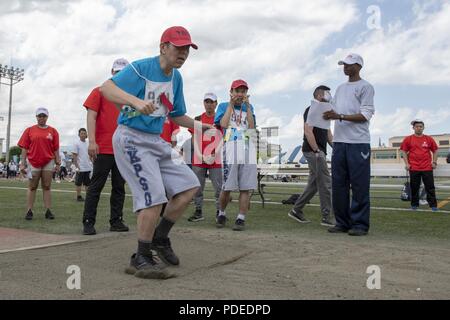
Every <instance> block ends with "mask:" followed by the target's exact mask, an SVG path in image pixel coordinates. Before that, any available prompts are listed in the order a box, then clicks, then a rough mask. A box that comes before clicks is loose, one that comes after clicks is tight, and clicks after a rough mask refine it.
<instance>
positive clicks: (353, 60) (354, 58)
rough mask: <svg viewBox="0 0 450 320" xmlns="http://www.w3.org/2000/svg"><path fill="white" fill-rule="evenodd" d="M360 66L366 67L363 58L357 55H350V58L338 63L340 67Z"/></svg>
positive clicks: (347, 57)
mask: <svg viewBox="0 0 450 320" xmlns="http://www.w3.org/2000/svg"><path fill="white" fill-rule="evenodd" d="M355 63H357V64H359V65H360V66H361V67H364V60H363V58H362V57H361V56H360V55H359V54H356V53H350V54H349V55H348V56H346V57H345V59H344V60H341V61H339V62H338V65H343V64H355Z"/></svg>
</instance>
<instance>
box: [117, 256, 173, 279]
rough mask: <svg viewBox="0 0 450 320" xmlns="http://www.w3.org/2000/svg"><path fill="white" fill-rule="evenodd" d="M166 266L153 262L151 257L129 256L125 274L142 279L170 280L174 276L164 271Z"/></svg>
mask: <svg viewBox="0 0 450 320" xmlns="http://www.w3.org/2000/svg"><path fill="white" fill-rule="evenodd" d="M166 267H167V266H166V265H165V264H163V263H161V262H159V261H157V260H155V259H154V258H153V257H152V256H143V255H137V254H136V253H134V254H133V255H132V256H131V261H130V265H129V266H128V267H127V268H126V269H125V273H128V274H132V275H134V276H135V277H137V278H144V279H170V278H174V277H175V276H176V275H175V274H174V273H172V272H170V271H169V270H167V269H166Z"/></svg>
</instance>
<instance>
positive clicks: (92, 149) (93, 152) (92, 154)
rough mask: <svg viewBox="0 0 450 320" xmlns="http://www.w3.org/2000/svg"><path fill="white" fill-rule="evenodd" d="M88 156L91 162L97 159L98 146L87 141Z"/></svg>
mask: <svg viewBox="0 0 450 320" xmlns="http://www.w3.org/2000/svg"><path fill="white" fill-rule="evenodd" d="M88 154H89V158H90V159H91V161H92V162H93V161H94V160H95V159H96V158H97V154H98V144H96V143H95V142H91V141H89V146H88Z"/></svg>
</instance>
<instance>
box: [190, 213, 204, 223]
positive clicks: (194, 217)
mask: <svg viewBox="0 0 450 320" xmlns="http://www.w3.org/2000/svg"><path fill="white" fill-rule="evenodd" d="M202 220H205V218H204V217H203V214H202V210H195V212H194V214H193V215H192V216H190V217H189V218H188V221H190V222H197V221H202Z"/></svg>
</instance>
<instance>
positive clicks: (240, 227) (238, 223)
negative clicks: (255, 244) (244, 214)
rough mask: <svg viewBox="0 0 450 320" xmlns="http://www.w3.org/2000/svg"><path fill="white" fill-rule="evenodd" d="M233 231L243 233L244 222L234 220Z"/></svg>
mask: <svg viewBox="0 0 450 320" xmlns="http://www.w3.org/2000/svg"><path fill="white" fill-rule="evenodd" d="M233 230H234V231H244V230H245V221H244V220H242V219H236V221H235V223H234V226H233Z"/></svg>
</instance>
